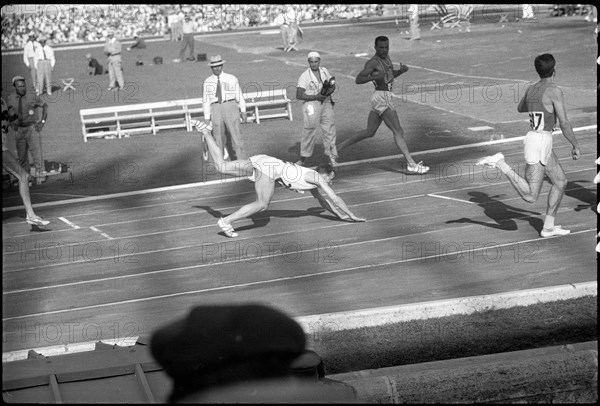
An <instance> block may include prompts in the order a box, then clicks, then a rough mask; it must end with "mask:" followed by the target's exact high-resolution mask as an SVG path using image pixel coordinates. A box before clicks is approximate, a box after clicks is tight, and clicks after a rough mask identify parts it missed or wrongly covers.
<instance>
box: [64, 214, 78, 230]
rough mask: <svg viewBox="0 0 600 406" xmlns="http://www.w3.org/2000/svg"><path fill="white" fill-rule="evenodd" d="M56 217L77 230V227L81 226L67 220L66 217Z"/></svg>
mask: <svg viewBox="0 0 600 406" xmlns="http://www.w3.org/2000/svg"><path fill="white" fill-rule="evenodd" d="M58 219H59V220H60V221H62V222H63V223H65V224H67V225H68V226H70V227H72V228H74V229H75V230H77V229H79V228H81V227H79V226H78V225H76V224H74V223H72V222H70V221H69V220H67V219H66V218H64V217H59V218H58Z"/></svg>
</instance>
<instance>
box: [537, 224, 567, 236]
mask: <svg viewBox="0 0 600 406" xmlns="http://www.w3.org/2000/svg"><path fill="white" fill-rule="evenodd" d="M570 232H571V231H570V230H565V229H563V228H561V227H560V226H554V228H553V229H552V230H547V229H545V228H544V229H542V232H541V233H540V235H541V236H542V237H544V238H548V237H554V236H561V235H567V234H569V233H570Z"/></svg>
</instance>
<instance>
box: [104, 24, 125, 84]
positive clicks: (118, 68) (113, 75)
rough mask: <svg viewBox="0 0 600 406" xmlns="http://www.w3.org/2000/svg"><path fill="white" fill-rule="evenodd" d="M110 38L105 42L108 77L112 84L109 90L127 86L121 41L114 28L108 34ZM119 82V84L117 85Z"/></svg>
mask: <svg viewBox="0 0 600 406" xmlns="http://www.w3.org/2000/svg"><path fill="white" fill-rule="evenodd" d="M107 36H108V38H107V39H106V42H105V43H104V53H105V54H106V57H107V58H108V59H107V69H108V79H109V80H110V84H109V85H108V90H119V89H121V90H122V89H123V88H124V87H125V81H124V80H123V67H122V65H121V47H122V45H121V41H119V40H118V39H117V38H116V36H115V32H114V31H113V30H110V31H109V32H108V34H107ZM117 84H118V86H117Z"/></svg>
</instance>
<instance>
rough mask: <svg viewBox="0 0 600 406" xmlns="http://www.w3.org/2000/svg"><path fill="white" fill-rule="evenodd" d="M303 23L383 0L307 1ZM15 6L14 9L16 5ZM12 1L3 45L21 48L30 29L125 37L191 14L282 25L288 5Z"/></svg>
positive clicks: (223, 23) (160, 29)
mask: <svg viewBox="0 0 600 406" xmlns="http://www.w3.org/2000/svg"><path fill="white" fill-rule="evenodd" d="M293 6H294V7H295V8H296V9H297V10H298V15H299V16H300V23H302V22H321V21H333V20H343V19H358V18H363V17H372V16H381V15H382V14H383V5H382V4H352V5H345V4H302V5H293ZM11 7H12V10H11ZM17 7H18V6H9V7H6V8H4V7H3V11H2V16H1V18H2V50H6V49H15V48H22V47H23V45H24V44H25V42H26V41H27V38H28V36H29V34H30V33H31V32H34V33H36V34H38V35H45V36H47V37H48V38H49V40H50V42H51V43H52V44H62V43H73V42H91V41H102V40H105V39H106V34H107V32H108V31H109V30H110V29H115V30H116V31H117V32H118V34H119V35H120V37H121V38H132V37H133V36H134V35H138V36H154V35H167V34H169V32H170V30H171V27H172V25H173V24H177V22H178V21H181V20H182V19H183V18H184V16H186V15H188V16H190V17H191V18H192V21H193V22H194V24H195V27H196V32H209V31H223V30H234V29H239V28H245V27H255V26H265V25H267V26H268V25H273V26H278V25H279V24H280V20H281V19H282V16H283V12H284V11H285V7H286V5H282V4H247V5H245V4H194V5H157V4H151V5H118V4H117V5H111V6H94V5H89V6H85V5H84V6H81V5H79V6H76V5H60V6H59V5H38V6H37V10H29V9H21V10H19V9H18V8H17Z"/></svg>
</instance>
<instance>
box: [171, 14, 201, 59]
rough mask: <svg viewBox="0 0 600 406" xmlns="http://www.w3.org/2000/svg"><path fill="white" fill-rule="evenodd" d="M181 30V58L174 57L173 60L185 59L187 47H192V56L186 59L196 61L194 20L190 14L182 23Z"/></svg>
mask: <svg viewBox="0 0 600 406" xmlns="http://www.w3.org/2000/svg"><path fill="white" fill-rule="evenodd" d="M182 24H183V25H182V26H181V31H182V32H183V39H182V41H181V48H180V49H179V58H177V59H173V62H175V63H179V62H181V61H183V57H184V56H185V50H186V48H188V47H189V48H190V56H189V57H188V58H187V59H186V60H188V61H195V60H196V58H195V57H194V22H193V21H192V19H191V18H190V16H185V19H184V21H183V23H182Z"/></svg>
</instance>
